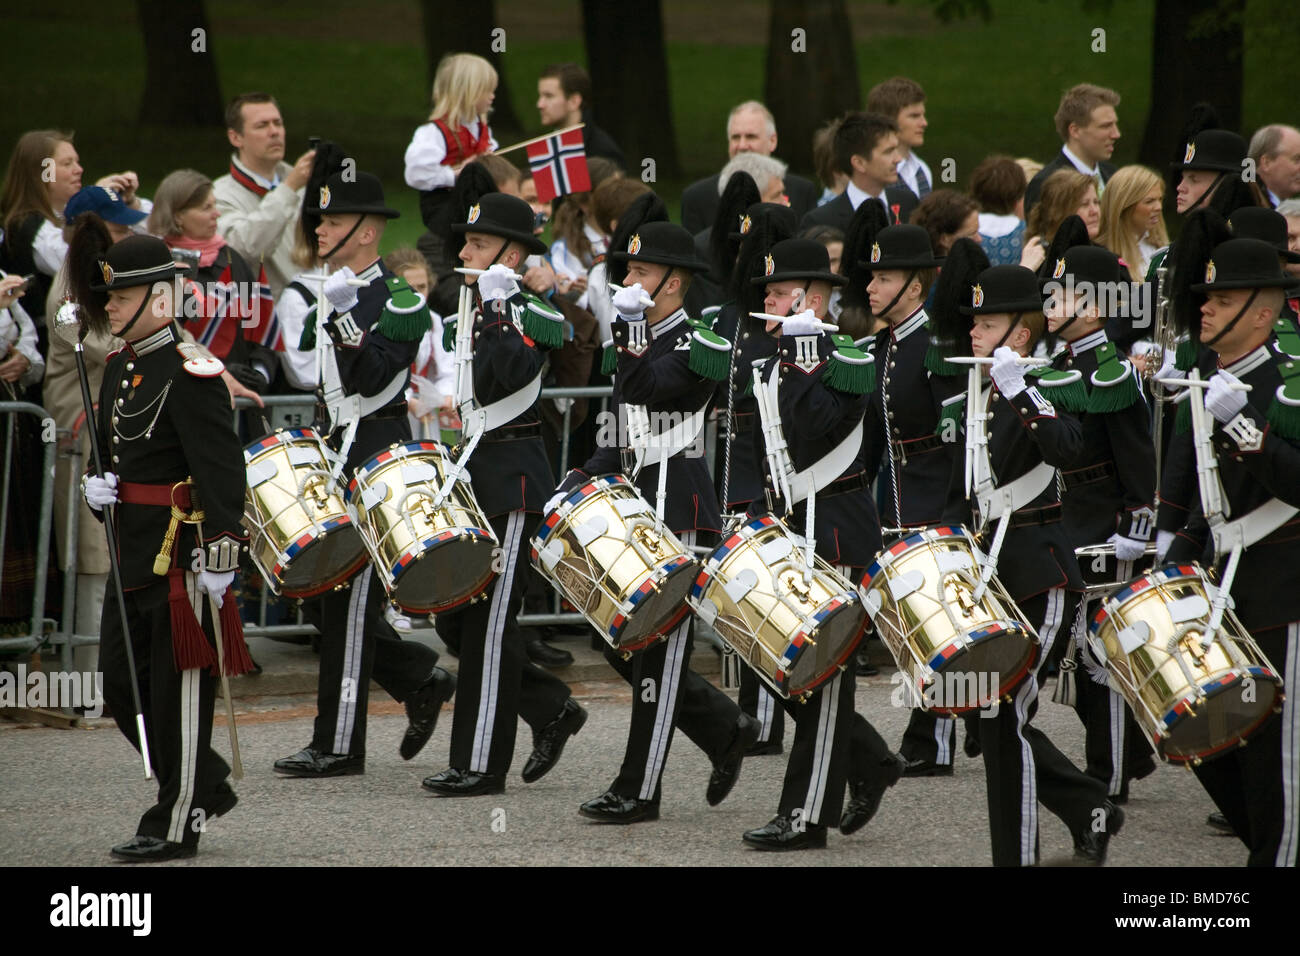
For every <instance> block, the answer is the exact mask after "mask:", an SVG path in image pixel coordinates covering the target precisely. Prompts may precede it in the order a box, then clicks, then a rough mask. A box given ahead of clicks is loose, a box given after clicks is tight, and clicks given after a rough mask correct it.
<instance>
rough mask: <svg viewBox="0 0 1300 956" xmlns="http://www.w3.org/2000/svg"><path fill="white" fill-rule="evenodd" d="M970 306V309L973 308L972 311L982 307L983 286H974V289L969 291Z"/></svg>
mask: <svg viewBox="0 0 1300 956" xmlns="http://www.w3.org/2000/svg"><path fill="white" fill-rule="evenodd" d="M970 304H971V308H973V309H978V308H979V307H980V306H982V305H983V304H984V288H983V286H980V285H976V286H975V288H973V289H971V291H970Z"/></svg>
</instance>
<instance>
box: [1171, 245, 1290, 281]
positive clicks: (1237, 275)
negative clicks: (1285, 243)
mask: <svg viewBox="0 0 1300 956" xmlns="http://www.w3.org/2000/svg"><path fill="white" fill-rule="evenodd" d="M1203 277H1204V281H1202V282H1195V283H1193V284H1192V290H1193V291H1196V292H1213V291H1217V290H1221V289H1285V288H1289V287H1290V286H1292V285H1294V284H1295V280H1294V279H1292V278H1290V277H1289V276H1287V275H1285V274H1284V273H1283V272H1282V266H1281V264H1280V263H1279V262H1278V259H1277V250H1276V249H1275V248H1274V247H1273V246H1271V245H1269V244H1268V243H1267V242H1264V241H1263V240H1261V239H1229V240H1228V241H1227V242H1221V243H1219V245H1217V246H1215V247H1214V251H1213V252H1212V253H1211V254H1210V259H1209V260H1208V261H1207V262H1206V263H1205V272H1204V273H1203Z"/></svg>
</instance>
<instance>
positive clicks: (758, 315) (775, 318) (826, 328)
mask: <svg viewBox="0 0 1300 956" xmlns="http://www.w3.org/2000/svg"><path fill="white" fill-rule="evenodd" d="M749 317H750V318H752V319H766V320H767V321H768V322H780V323H781V324H783V325H784V324H785V323H786V322H789V321H790V320H791V319H794V318H796V316H794V315H772V314H771V313H770V312H751V313H749ZM839 330H840V327H839V326H838V325H831V324H830V323H829V322H818V323H817V331H819V332H838V331H839Z"/></svg>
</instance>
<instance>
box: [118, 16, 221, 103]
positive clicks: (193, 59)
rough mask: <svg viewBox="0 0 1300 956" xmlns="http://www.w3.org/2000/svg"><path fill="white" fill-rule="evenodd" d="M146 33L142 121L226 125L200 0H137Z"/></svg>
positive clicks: (210, 43) (209, 32)
mask: <svg viewBox="0 0 1300 956" xmlns="http://www.w3.org/2000/svg"><path fill="white" fill-rule="evenodd" d="M135 6H136V11H137V13H138V15H139V17H140V31H141V33H142V34H143V35H144V62H145V76H144V94H143V96H142V97H141V99H140V122H141V123H149V124H155V125H160V126H216V127H218V128H221V127H224V126H225V105H224V103H223V102H222V99H221V84H220V82H219V81H218V80H217V62H216V60H215V59H214V58H213V53H212V31H211V30H210V29H209V28H208V17H207V14H206V13H205V12H204V9H203V0H136V5H135Z"/></svg>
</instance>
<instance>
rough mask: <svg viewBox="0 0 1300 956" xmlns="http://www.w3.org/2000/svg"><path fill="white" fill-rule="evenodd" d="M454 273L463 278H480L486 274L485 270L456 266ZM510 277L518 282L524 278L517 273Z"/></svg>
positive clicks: (511, 274)
mask: <svg viewBox="0 0 1300 956" xmlns="http://www.w3.org/2000/svg"><path fill="white" fill-rule="evenodd" d="M455 271H456V272H459V273H460V274H461V275H463V276H482V275H487V273H488V270H487V269H468V268H465V267H463V266H457V267H456V270H455ZM497 274H498V275H500V272H498V273H497ZM510 277H511V278H513V279H518V280H519V281H520V282H523V281H524V277H523V276H521V275H520V274H519V273H518V272H512V273H510Z"/></svg>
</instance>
